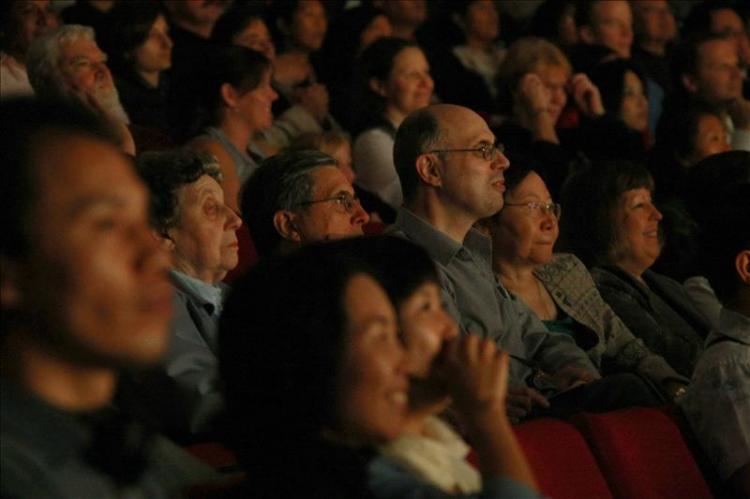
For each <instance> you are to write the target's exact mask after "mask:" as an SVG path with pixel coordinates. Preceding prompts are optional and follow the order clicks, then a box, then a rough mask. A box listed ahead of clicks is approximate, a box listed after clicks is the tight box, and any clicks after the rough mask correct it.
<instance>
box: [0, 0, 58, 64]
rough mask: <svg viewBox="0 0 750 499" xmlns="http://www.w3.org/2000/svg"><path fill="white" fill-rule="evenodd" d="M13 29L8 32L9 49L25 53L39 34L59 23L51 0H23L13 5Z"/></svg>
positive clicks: (13, 51)
mask: <svg viewBox="0 0 750 499" xmlns="http://www.w3.org/2000/svg"><path fill="white" fill-rule="evenodd" d="M10 16H11V17H12V18H13V22H12V23H11V28H10V29H12V31H11V32H10V33H6V34H5V35H6V36H7V40H8V45H9V48H8V51H9V52H12V53H14V55H15V54H18V55H25V54H26V51H27V50H28V49H29V45H30V44H31V42H32V41H34V40H35V39H36V38H38V37H39V36H41V35H43V34H44V33H46V32H48V31H50V30H52V29H54V28H56V27H57V25H58V21H57V15H56V14H55V11H54V10H53V9H52V8H51V7H50V0H21V1H17V2H15V3H14V4H13V7H11V11H10Z"/></svg>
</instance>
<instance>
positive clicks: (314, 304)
mask: <svg viewBox="0 0 750 499" xmlns="http://www.w3.org/2000/svg"><path fill="white" fill-rule="evenodd" d="M257 332H262V334H255V333H257ZM219 365H220V368H221V375H222V378H223V379H224V380H225V385H226V390H225V393H226V403H227V410H228V414H229V417H230V425H229V428H228V430H229V431H230V440H229V444H230V445H231V446H232V448H233V449H234V450H235V451H236V453H237V457H238V460H239V463H240V465H241V466H242V467H243V468H244V470H245V471H246V472H247V476H248V481H247V482H246V490H245V491H244V492H245V494H244V495H242V497H246V496H255V497H295V496H299V495H300V494H302V495H305V496H312V497H326V498H352V497H362V498H366V497H373V494H372V493H370V492H369V490H368V477H367V466H368V464H369V462H370V461H371V459H372V457H373V455H374V453H373V451H372V448H373V446H374V445H375V444H376V443H381V442H386V441H389V440H393V439H394V438H396V437H397V436H398V435H399V434H400V433H401V431H402V429H403V421H404V413H405V409H406V404H407V400H408V395H407V393H408V387H409V384H408V378H407V372H406V366H407V364H406V355H405V352H404V349H403V347H402V346H401V343H400V341H399V338H398V334H397V326H396V317H395V314H394V311H393V307H392V305H391V303H390V302H389V301H388V298H387V296H386V294H385V292H384V291H383V289H382V287H381V286H380V285H379V284H378V283H377V282H376V280H375V279H374V276H373V273H372V271H369V270H368V269H367V268H366V267H365V266H364V264H362V263H359V262H358V261H357V260H353V259H351V258H341V257H340V256H339V254H337V253H334V252H332V251H330V250H329V249H328V248H327V245H326V246H313V247H307V248H303V249H302V250H301V251H298V252H295V253H293V254H292V255H290V256H289V257H287V258H285V259H284V260H282V261H277V260H276V259H273V258H271V259H268V260H266V261H261V262H260V263H259V264H257V265H256V266H254V267H253V268H251V269H250V271H249V272H248V273H247V274H245V275H244V276H242V277H241V278H240V279H239V280H238V281H236V285H235V287H234V290H233V292H232V293H231V294H230V296H229V299H228V300H227V303H226V305H225V307H224V313H223V314H222V318H221V324H220V334H219Z"/></svg>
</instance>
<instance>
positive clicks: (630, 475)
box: [571, 408, 712, 499]
mask: <svg viewBox="0 0 750 499" xmlns="http://www.w3.org/2000/svg"><path fill="white" fill-rule="evenodd" d="M571 421H572V422H573V424H575V425H576V426H577V427H578V429H579V430H580V431H581V433H582V434H583V435H584V437H585V438H586V440H587V441H588V443H589V446H590V447H591V450H592V452H593V453H594V456H595V457H596V459H597V461H598V463H599V467H600V468H601V470H602V472H603V474H604V477H605V478H606V479H607V482H608V483H609V488H610V490H611V491H612V493H613V495H614V496H615V498H617V499H652V498H653V499H657V498H658V499H670V498H674V499H684V498H687V497H689V498H691V499H702V498H710V497H712V495H711V492H710V491H709V488H708V485H707V484H706V481H705V480H704V479H703V476H702V474H701V472H700V470H699V469H698V466H697V465H696V463H695V461H694V460H693V456H692V455H691V453H690V450H689V449H688V447H687V445H686V443H685V440H684V439H683V437H682V435H681V434H680V430H679V428H678V427H677V425H675V423H674V422H673V421H672V420H671V419H670V418H669V416H667V415H666V414H665V413H664V412H663V411H661V410H659V409H645V408H633V409H624V410H620V411H614V412H608V413H604V414H579V415H577V416H574V417H573V418H572V419H571Z"/></svg>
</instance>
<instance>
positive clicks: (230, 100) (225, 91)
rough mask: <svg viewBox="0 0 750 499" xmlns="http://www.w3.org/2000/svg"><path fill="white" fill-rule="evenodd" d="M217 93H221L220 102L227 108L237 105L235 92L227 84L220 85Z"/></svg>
mask: <svg viewBox="0 0 750 499" xmlns="http://www.w3.org/2000/svg"><path fill="white" fill-rule="evenodd" d="M219 93H221V100H223V101H224V103H225V104H226V105H227V106H229V107H235V106H236V105H237V97H238V96H237V91H236V90H235V89H234V87H233V86H232V85H231V84H229V83H222V84H221V87H219Z"/></svg>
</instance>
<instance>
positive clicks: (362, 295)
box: [337, 274, 409, 444]
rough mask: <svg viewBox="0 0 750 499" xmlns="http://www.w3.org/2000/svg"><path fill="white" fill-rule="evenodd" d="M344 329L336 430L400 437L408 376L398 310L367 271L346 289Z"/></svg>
mask: <svg viewBox="0 0 750 499" xmlns="http://www.w3.org/2000/svg"><path fill="white" fill-rule="evenodd" d="M343 298H344V299H343V302H344V308H345V309H346V311H347V319H348V320H347V332H346V339H345V344H344V353H343V364H342V367H341V371H340V373H339V385H338V403H337V416H338V418H337V419H338V421H337V422H338V428H337V429H338V430H339V431H340V432H341V433H342V435H343V436H344V437H346V438H347V439H349V440H353V441H355V442H358V443H362V444H373V443H383V442H388V441H390V440H393V439H395V438H396V437H398V436H399V435H400V434H401V432H402V430H403V424H404V419H405V416H406V409H407V406H408V398H409V397H408V390H409V381H408V378H407V361H406V354H405V352H404V348H403V346H402V345H401V342H400V340H399V338H398V333H397V327H396V314H395V312H394V310H393V306H392V305H391V302H390V301H389V300H388V297H387V296H386V294H385V291H383V288H382V287H381V286H380V285H379V284H377V283H376V282H375V280H374V279H373V278H372V277H370V276H368V275H366V274H357V275H355V276H354V277H352V278H351V279H350V280H349V283H348V284H347V285H346V289H345V291H344V297H343Z"/></svg>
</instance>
